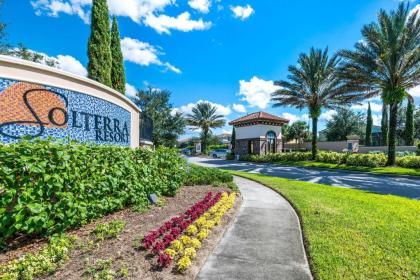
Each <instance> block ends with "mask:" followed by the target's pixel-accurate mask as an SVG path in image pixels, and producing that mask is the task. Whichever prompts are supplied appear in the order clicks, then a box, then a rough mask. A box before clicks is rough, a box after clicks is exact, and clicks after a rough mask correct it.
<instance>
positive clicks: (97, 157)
mask: <svg viewBox="0 0 420 280" xmlns="http://www.w3.org/2000/svg"><path fill="white" fill-rule="evenodd" d="M184 175H185V172H184V160H183V159H182V158H180V157H179V156H178V154H177V152H176V151H175V150H170V149H167V148H158V149H157V150H151V149H142V148H139V149H136V150H133V149H130V148H123V147H117V146H101V145H87V144H75V143H69V144H63V143H56V142H51V141H48V140H35V141H33V142H26V141H24V142H20V143H18V144H10V145H0V192H1V194H2V195H1V198H0V217H1V219H0V243H1V242H4V241H5V240H6V239H8V238H10V237H13V236H15V235H16V234H22V235H26V234H51V233H54V232H62V231H63V230H65V229H67V228H71V227H76V226H80V225H82V224H85V223H87V222H88V221H91V220H93V219H95V218H98V217H101V216H103V215H105V214H107V213H110V212H112V211H115V210H118V209H121V208H123V207H125V206H128V205H145V204H147V203H148V201H147V195H148V194H150V193H157V194H158V195H160V194H163V195H174V194H175V192H176V191H177V189H178V188H179V187H180V186H181V183H182V181H183V179H184Z"/></svg>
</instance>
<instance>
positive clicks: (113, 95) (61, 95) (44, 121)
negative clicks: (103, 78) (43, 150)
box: [0, 56, 139, 147]
mask: <svg viewBox="0 0 420 280" xmlns="http://www.w3.org/2000/svg"><path fill="white" fill-rule="evenodd" d="M23 137H29V138H36V137H40V138H47V137H53V138H60V139H73V140H77V141H80V142H94V143H97V144H114V145H122V146H130V147H137V146H139V109H138V108H137V107H136V106H135V105H134V104H133V103H132V102H131V101H130V100H129V99H128V98H127V97H125V96H124V95H122V94H120V93H118V92H116V91H115V90H113V89H111V88H109V87H106V86H104V85H102V84H99V83H97V82H95V81H92V80H89V79H86V78H83V77H79V76H76V75H73V74H69V73H67V72H64V71H61V70H58V69H55V68H51V67H47V66H43V65H39V64H35V63H31V62H27V61H23V60H20V59H15V58H9V57H6V56H0V141H1V142H3V143H14V142H17V141H19V140H20V139H22V138H23Z"/></svg>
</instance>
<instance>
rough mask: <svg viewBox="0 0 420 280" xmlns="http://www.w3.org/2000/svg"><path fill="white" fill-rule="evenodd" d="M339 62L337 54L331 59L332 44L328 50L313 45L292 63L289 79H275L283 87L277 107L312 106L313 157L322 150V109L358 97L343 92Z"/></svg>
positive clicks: (341, 104)
mask: <svg viewBox="0 0 420 280" xmlns="http://www.w3.org/2000/svg"><path fill="white" fill-rule="evenodd" d="M337 64H338V60H337V57H336V56H333V57H332V58H331V59H329V57H328V48H326V49H325V50H324V51H323V50H320V49H314V48H311V50H310V52H309V54H305V53H302V54H300V56H299V59H298V65H297V66H294V65H291V66H289V76H288V80H289V81H277V82H275V84H276V85H278V86H280V89H279V90H277V91H276V92H274V93H273V97H272V101H273V102H274V107H278V106H294V107H296V108H298V109H303V108H308V110H309V116H310V118H311V119H312V158H313V159H315V158H316V154H317V151H318V149H317V136H318V118H319V116H320V115H321V110H322V109H323V108H326V109H337V108H338V107H341V106H343V105H344V104H346V103H348V102H350V101H351V100H352V99H353V98H354V96H353V95H352V94H342V88H341V83H340V79H339V77H338V76H337V68H336V67H337Z"/></svg>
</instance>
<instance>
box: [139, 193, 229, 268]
mask: <svg viewBox="0 0 420 280" xmlns="http://www.w3.org/2000/svg"><path fill="white" fill-rule="evenodd" d="M235 197H236V193H234V192H232V193H227V192H223V193H220V192H219V193H216V194H215V195H213V194H212V193H211V192H209V193H208V194H207V195H206V196H205V197H204V199H202V200H200V201H198V202H197V203H195V204H194V205H193V206H192V207H191V208H190V209H189V210H187V211H186V212H185V213H183V214H181V215H179V216H176V217H173V218H172V219H170V220H168V221H166V222H164V223H163V224H162V226H161V227H159V228H158V229H156V230H152V231H150V232H149V233H148V234H146V235H145V236H144V238H143V241H142V243H143V247H144V248H145V249H147V250H150V251H151V253H152V254H154V255H156V257H157V265H158V266H159V267H161V268H164V267H169V266H170V265H171V263H172V262H173V261H176V267H177V269H178V271H180V272H185V271H186V270H187V269H188V267H189V266H191V264H192V260H193V259H194V258H195V256H196V250H197V249H199V248H200V247H201V242H202V241H203V240H204V239H205V238H207V236H208V235H209V234H210V231H211V229H212V228H213V227H214V226H216V225H218V224H219V223H220V220H221V218H222V217H223V215H224V214H225V213H226V212H227V211H228V210H229V209H230V208H232V207H233V204H234V202H235Z"/></svg>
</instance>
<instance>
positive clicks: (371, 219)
mask: <svg viewBox="0 0 420 280" xmlns="http://www.w3.org/2000/svg"><path fill="white" fill-rule="evenodd" d="M232 174H235V175H239V176H243V177H246V178H249V179H252V180H255V181H258V182H260V183H262V184H264V185H266V186H269V187H271V188H273V189H274V190H277V191H278V192H279V193H281V194H282V195H283V196H284V197H286V198H287V199H288V200H289V201H290V202H291V203H292V204H293V206H294V207H295V209H297V210H298V212H299V214H300V217H301V222H302V224H303V232H304V236H305V238H306V240H307V241H308V243H309V245H308V249H309V256H310V258H311V262H312V268H313V272H314V273H315V277H316V278H317V279H334V280H335V279H420V250H419V248H420V201H417V200H411V199H408V198H403V197H398V196H392V195H380V194H373V193H368V192H365V191H360V190H354V189H348V188H340V187H333V186H327V185H321V184H313V183H307V182H300V181H294V180H288V179H283V178H278V177H270V176H265V175H259V174H250V173H246V172H234V171H232Z"/></svg>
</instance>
